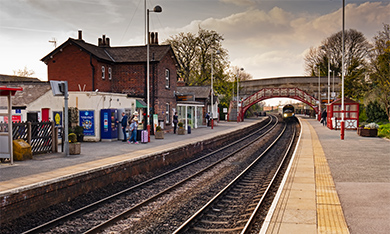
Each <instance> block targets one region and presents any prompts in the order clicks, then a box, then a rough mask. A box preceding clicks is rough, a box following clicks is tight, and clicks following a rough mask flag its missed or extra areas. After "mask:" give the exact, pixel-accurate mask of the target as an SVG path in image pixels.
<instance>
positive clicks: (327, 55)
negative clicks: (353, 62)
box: [321, 46, 331, 104]
mask: <svg viewBox="0 0 390 234" xmlns="http://www.w3.org/2000/svg"><path fill="white" fill-rule="evenodd" d="M321 49H323V50H325V51H326V58H327V60H328V104H329V103H330V72H331V70H330V60H329V53H328V51H329V50H328V49H327V48H326V47H325V46H321Z"/></svg>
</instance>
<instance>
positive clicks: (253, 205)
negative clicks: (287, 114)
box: [173, 126, 296, 233]
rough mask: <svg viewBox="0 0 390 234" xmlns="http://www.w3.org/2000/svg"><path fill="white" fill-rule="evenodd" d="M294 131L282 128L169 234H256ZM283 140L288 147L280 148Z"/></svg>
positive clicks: (288, 150) (284, 161) (280, 171)
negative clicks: (249, 160) (265, 145)
mask: <svg viewBox="0 0 390 234" xmlns="http://www.w3.org/2000/svg"><path fill="white" fill-rule="evenodd" d="M287 127H290V128H291V129H287ZM286 129H287V130H286ZM294 129H295V128H292V127H291V126H286V128H284V130H283V132H282V133H281V134H280V135H279V136H278V138H277V139H276V140H275V141H274V142H273V143H272V144H271V145H270V146H269V147H268V148H267V150H265V151H264V152H263V153H261V154H260V155H259V156H258V157H257V158H256V159H255V160H254V161H253V163H251V164H250V165H249V166H248V167H247V168H245V170H243V171H242V173H240V174H239V175H238V176H237V177H236V178H234V179H233V180H232V181H231V182H230V183H229V184H228V185H227V186H226V187H224V188H223V189H222V190H221V191H220V192H219V193H218V194H217V195H216V196H214V197H213V198H211V199H210V200H209V201H208V202H207V204H205V205H204V206H203V207H201V208H200V209H199V210H197V211H196V212H195V213H194V214H193V215H192V216H191V217H190V218H189V219H188V220H186V221H185V222H184V223H183V224H182V225H181V226H180V227H179V228H178V229H176V230H175V231H174V232H173V233H252V232H256V233H258V232H259V230H260V228H261V217H260V216H261V215H262V214H261V211H263V213H264V210H268V208H266V207H265V206H267V205H269V203H270V202H269V201H267V199H266V198H267V196H270V193H272V191H273V190H272V188H275V187H277V186H278V185H277V182H278V181H279V180H278V178H282V176H283V173H282V172H283V170H282V168H283V167H282V166H283V165H287V163H288V162H287V161H288V158H289V155H291V151H292V150H293V147H292V146H293V143H294V137H291V136H295V135H296V134H295V131H294ZM286 132H287V133H286ZM288 132H290V133H288ZM286 140H288V144H287V145H288V147H280V142H286ZM283 144H284V143H283ZM271 151H274V152H273V153H272V155H275V154H280V155H282V157H278V158H279V159H280V160H278V159H277V158H276V157H270V156H269V154H270V152H271ZM268 200H269V199H268ZM267 203H268V204H267Z"/></svg>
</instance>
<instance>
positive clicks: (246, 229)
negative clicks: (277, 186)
mask: <svg viewBox="0 0 390 234" xmlns="http://www.w3.org/2000/svg"><path fill="white" fill-rule="evenodd" d="M295 134H296V129H295V128H294V132H293V134H292V135H293V137H292V138H291V141H290V143H289V146H288V147H287V149H286V152H285V154H284V156H283V159H282V161H281V162H280V164H279V167H278V169H277V170H276V172H275V174H274V176H273V177H272V180H271V182H270V183H269V184H268V186H267V189H266V190H265V191H264V193H263V195H262V196H261V198H260V201H259V202H258V203H257V205H256V208H255V209H254V211H253V212H252V215H251V216H250V218H249V220H248V222H247V223H246V225H245V227H244V229H243V230H242V231H241V234H246V233H250V231H251V229H250V228H251V227H252V225H253V223H254V222H255V216H256V215H257V214H258V212H259V210H260V207H261V205H262V204H263V201H264V198H265V197H266V196H267V195H268V193H269V192H270V190H271V187H272V186H273V184H274V183H275V182H276V177H277V176H278V175H279V173H280V171H281V169H282V166H283V164H284V163H285V161H286V158H287V157H288V155H289V153H290V152H291V150H292V146H293V144H294V138H295Z"/></svg>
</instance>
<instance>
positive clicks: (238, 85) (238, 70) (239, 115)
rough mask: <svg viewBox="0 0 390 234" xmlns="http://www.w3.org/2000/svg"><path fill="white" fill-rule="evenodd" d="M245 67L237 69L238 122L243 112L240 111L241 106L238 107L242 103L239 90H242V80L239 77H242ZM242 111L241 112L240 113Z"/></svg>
mask: <svg viewBox="0 0 390 234" xmlns="http://www.w3.org/2000/svg"><path fill="white" fill-rule="evenodd" d="M243 70H244V68H240V69H237V123H238V122H240V120H239V119H240V118H241V113H240V112H238V111H239V107H238V104H239V103H240V94H239V92H240V91H239V90H240V83H239V82H240V80H239V77H240V71H243ZM239 113H240V114H239Z"/></svg>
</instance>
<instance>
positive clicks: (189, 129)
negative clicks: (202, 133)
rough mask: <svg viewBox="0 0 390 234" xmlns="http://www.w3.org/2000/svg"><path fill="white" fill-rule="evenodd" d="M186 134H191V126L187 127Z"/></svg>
mask: <svg viewBox="0 0 390 234" xmlns="http://www.w3.org/2000/svg"><path fill="white" fill-rule="evenodd" d="M187 133H188V134H191V126H188V129H187Z"/></svg>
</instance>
